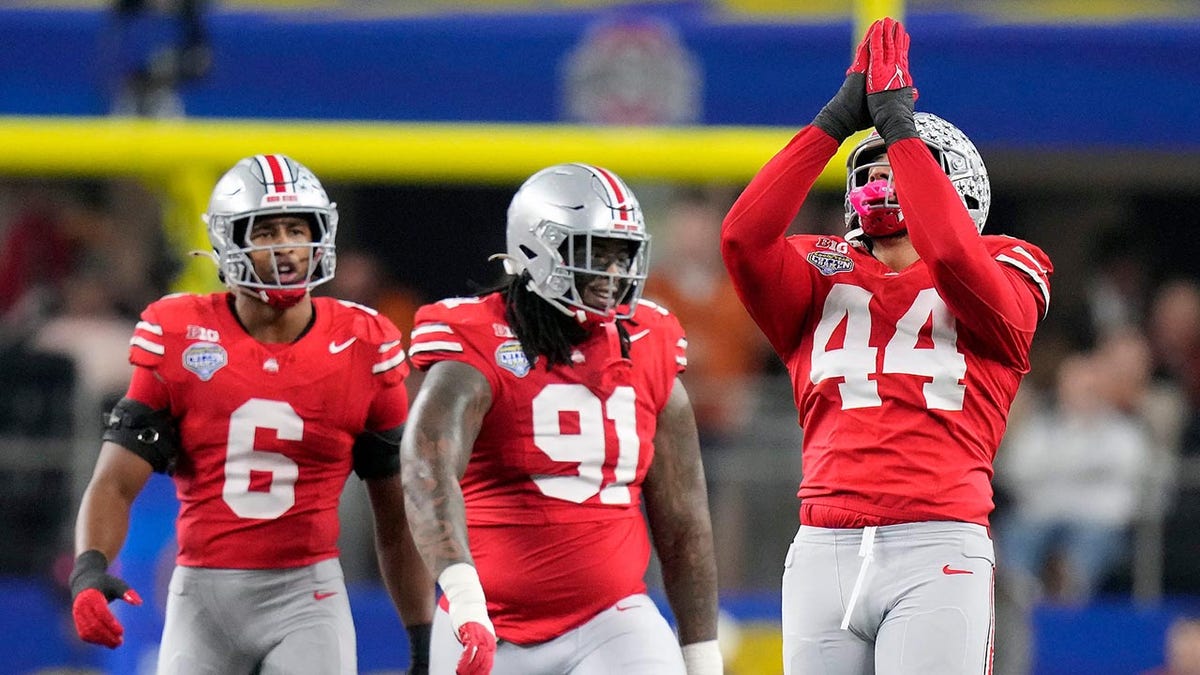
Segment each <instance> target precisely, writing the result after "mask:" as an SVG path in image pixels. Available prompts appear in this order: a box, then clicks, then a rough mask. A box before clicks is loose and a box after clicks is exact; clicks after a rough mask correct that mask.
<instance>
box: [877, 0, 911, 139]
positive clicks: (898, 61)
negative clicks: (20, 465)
mask: <svg viewBox="0 0 1200 675" xmlns="http://www.w3.org/2000/svg"><path fill="white" fill-rule="evenodd" d="M867 40H868V41H869V43H870V47H869V51H870V59H869V62H868V64H867V74H866V78H867V82H866V90H867V110H868V111H869V112H870V114H871V119H872V120H873V121H874V122H875V129H876V130H878V131H879V135H880V136H882V137H883V140H884V142H885V143H887V144H888V145H891V144H892V143H894V142H896V141H899V140H901V139H904V138H913V137H916V136H917V126H916V123H914V122H913V102H914V101H915V100H916V98H917V94H916V89H915V88H913V82H912V74H911V73H909V70H908V44H909V37H908V32H907V31H905V30H904V25H903V24H901V23H900V22H899V21H896V20H895V19H892V18H890V17H887V18H883V19H880V20H878V21H876V22H875V23H873V24H871V28H870V29H869V30H868V31H867Z"/></svg>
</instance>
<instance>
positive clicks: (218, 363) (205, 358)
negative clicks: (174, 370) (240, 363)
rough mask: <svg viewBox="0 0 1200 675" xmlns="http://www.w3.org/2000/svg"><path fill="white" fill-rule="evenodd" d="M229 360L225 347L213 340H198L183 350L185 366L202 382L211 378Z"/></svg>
mask: <svg viewBox="0 0 1200 675" xmlns="http://www.w3.org/2000/svg"><path fill="white" fill-rule="evenodd" d="M228 362H229V355H228V354H226V353H225V348H224V347H222V346H221V345H214V344H213V343H211V342H196V343H194V344H192V345H191V346H189V347H188V348H187V349H185V350H184V351H183V367H184V368H187V369H188V370H190V371H192V372H193V373H195V374H196V376H197V377H199V378H200V380H201V381H202V382H208V381H209V380H211V379H212V376H213V373H215V372H217V371H218V370H220V369H222V368H224V367H225V364H226V363H228Z"/></svg>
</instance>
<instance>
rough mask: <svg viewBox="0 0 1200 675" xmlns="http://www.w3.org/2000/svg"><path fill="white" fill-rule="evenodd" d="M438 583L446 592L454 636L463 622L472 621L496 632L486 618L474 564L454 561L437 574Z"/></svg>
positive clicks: (480, 586) (485, 599) (485, 600)
mask: <svg viewBox="0 0 1200 675" xmlns="http://www.w3.org/2000/svg"><path fill="white" fill-rule="evenodd" d="M438 585H439V586H441V587H442V593H445V594H446V602H447V603H449V605H450V625H451V626H454V634H455V635H456V636H457V635H458V629H459V628H461V627H462V625H463V624H464V623H470V622H472V621H474V622H475V623H479V624H482V625H483V627H484V628H487V629H488V630H489V631H491V633H492V635H495V634H496V627H495V626H493V625H492V620H491V619H489V618H488V613H487V598H485V597H484V596H483V585H482V584H480V583H479V573H477V572H476V571H475V567H474V566H472V565H468V564H467V563H454V564H453V565H451V566H449V567H447V568H446V569H444V570H442V573H441V574H440V575H438Z"/></svg>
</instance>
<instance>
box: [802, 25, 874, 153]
mask: <svg viewBox="0 0 1200 675" xmlns="http://www.w3.org/2000/svg"><path fill="white" fill-rule="evenodd" d="M870 37H871V33H870V31H867V34H866V35H865V36H863V39H862V41H861V42H859V43H858V48H857V49H856V50H855V51H854V61H853V62H852V63H851V64H850V67H849V68H848V69H846V79H845V81H843V82H842V87H841V89H838V92H837V94H834V96H833V98H832V99H830V100H829V103H826V104H825V107H824V108H822V109H821V112H819V113H817V116H816V117H815V118H813V125H814V126H816V127H817V128H819V129H821V130H822V131H824V132H825V133H827V134H829V135H830V136H833V137H834V138H836V139H837V140H838V141H839V142H840V141H844V140H846V138H848V137H849V136H850V135H851V134H853V133H854V132H856V131H862V130H863V129H868V128H870V127H871V125H872V122H871V115H870V113H869V112H868V111H867V95H866V88H865V80H866V72H867V66H868V64H869V55H868V50H867V46H868V41H869V40H870Z"/></svg>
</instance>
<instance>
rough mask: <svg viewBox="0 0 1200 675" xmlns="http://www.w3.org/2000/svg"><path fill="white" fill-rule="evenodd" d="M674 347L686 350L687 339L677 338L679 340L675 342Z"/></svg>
mask: <svg viewBox="0 0 1200 675" xmlns="http://www.w3.org/2000/svg"><path fill="white" fill-rule="evenodd" d="M675 346H676V347H679V348H680V349H687V346H688V343H687V338H679V340H677V341H676V342H675Z"/></svg>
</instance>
